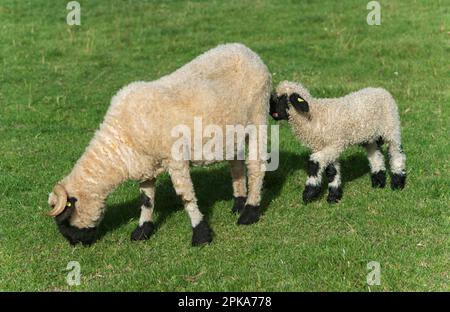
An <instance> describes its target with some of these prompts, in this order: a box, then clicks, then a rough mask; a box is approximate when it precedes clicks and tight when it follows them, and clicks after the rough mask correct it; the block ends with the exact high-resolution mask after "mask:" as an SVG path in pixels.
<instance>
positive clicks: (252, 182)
mask: <svg viewBox="0 0 450 312" xmlns="http://www.w3.org/2000/svg"><path fill="white" fill-rule="evenodd" d="M264 165H265V162H264V161H262V160H248V161H247V172H248V198H247V202H246V203H245V207H244V210H242V213H241V215H240V217H239V219H238V221H237V224H252V223H256V222H258V220H259V217H260V213H261V211H260V207H259V205H260V202H261V190H262V186H263V180H264V174H265V171H264Z"/></svg>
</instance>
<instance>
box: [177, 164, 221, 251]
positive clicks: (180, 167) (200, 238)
mask: <svg viewBox="0 0 450 312" xmlns="http://www.w3.org/2000/svg"><path fill="white" fill-rule="evenodd" d="M169 174H170V178H171V179H172V183H173V186H174V188H175V192H176V193H177V195H179V196H181V199H182V200H183V203H184V209H185V210H186V212H187V213H188V215H189V218H190V219H191V224H192V246H201V245H204V244H207V243H210V242H211V241H212V231H211V229H210V227H209V225H208V222H207V221H206V220H205V219H204V218H203V214H202V213H201V212H200V210H199V209H198V206H197V198H196V197H195V192H194V185H193V184H192V180H191V175H190V173H189V162H174V163H171V164H170V165H169Z"/></svg>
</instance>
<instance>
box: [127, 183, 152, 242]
mask: <svg viewBox="0 0 450 312" xmlns="http://www.w3.org/2000/svg"><path fill="white" fill-rule="evenodd" d="M140 190H141V217H140V218H139V225H138V226H137V227H136V229H135V230H134V231H133V233H131V240H144V239H148V238H149V237H150V236H151V235H152V233H153V231H154V230H155V225H154V223H153V219H152V216H153V207H154V205H155V179H151V180H147V181H144V182H142V183H141V184H140Z"/></svg>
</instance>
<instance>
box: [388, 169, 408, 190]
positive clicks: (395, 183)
mask: <svg viewBox="0 0 450 312" xmlns="http://www.w3.org/2000/svg"><path fill="white" fill-rule="evenodd" d="M405 183H406V174H404V173H402V174H393V175H392V179H391V188H392V189H393V190H401V189H403V188H404V187H405Z"/></svg>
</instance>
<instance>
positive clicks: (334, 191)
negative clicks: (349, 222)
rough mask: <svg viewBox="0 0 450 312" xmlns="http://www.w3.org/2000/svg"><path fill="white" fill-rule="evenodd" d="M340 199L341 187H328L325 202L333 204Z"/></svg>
mask: <svg viewBox="0 0 450 312" xmlns="http://www.w3.org/2000/svg"><path fill="white" fill-rule="evenodd" d="M341 198H342V187H340V186H339V187H330V188H329V189H328V197H327V201H328V202H329V203H330V204H335V203H337V202H338V201H340V200H341Z"/></svg>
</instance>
